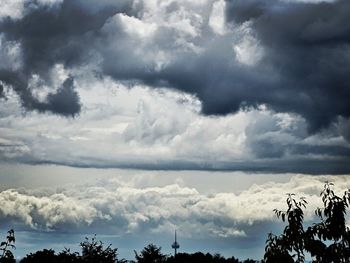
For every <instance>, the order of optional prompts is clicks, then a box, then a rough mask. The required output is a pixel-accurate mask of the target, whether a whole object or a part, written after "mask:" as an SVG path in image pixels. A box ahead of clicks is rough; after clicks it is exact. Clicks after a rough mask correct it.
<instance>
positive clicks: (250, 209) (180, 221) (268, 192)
mask: <svg viewBox="0 0 350 263" xmlns="http://www.w3.org/2000/svg"><path fill="white" fill-rule="evenodd" d="M151 179H153V177H152V178H151ZM326 180H331V181H332V182H334V183H335V187H336V189H335V190H336V192H338V193H339V194H340V195H341V194H342V192H343V191H344V190H346V189H347V188H348V187H349V178H348V177H347V176H333V177H330V176H320V177H315V176H305V175H295V176H293V177H292V178H291V179H290V181H288V182H285V183H273V182H267V183H263V184H260V185H253V186H251V187H250V188H249V189H247V190H244V191H242V192H241V193H239V194H234V193H229V192H227V193H220V192H219V193H215V194H211V195H206V194H205V193H200V192H198V190H196V189H195V188H189V187H186V186H184V185H181V184H179V183H174V184H168V185H164V186H145V185H142V180H141V181H140V180H134V179H130V180H125V179H124V180H121V179H120V178H119V179H117V178H115V179H113V178H109V179H100V180H98V181H95V182H87V183H85V184H80V185H72V186H66V187H60V188H57V189H54V188H51V189H50V188H48V189H32V190H24V189H8V190H4V191H2V192H1V193H0V201H1V203H2V204H3V205H2V206H1V207H0V217H1V221H2V222H8V224H15V225H16V227H17V229H18V230H22V231H23V230H30V231H55V232H57V233H63V232H68V233H89V232H93V231H97V233H99V234H107V233H108V234H113V235H134V236H139V235H142V234H145V233H158V234H161V233H171V232H172V231H173V229H174V228H178V229H180V231H181V233H182V234H181V235H182V236H183V237H187V238H194V237H197V238H199V237H201V238H208V237H211V238H214V239H215V238H231V239H232V238H233V239H235V238H237V239H243V240H244V239H248V240H254V238H258V239H259V240H260V239H261V236H262V235H263V236H265V235H266V233H261V232H259V231H266V229H265V228H264V227H261V225H265V226H267V225H269V224H270V223H271V222H275V216H274V214H273V212H272V210H273V209H274V208H277V209H284V208H285V206H286V205H285V198H286V193H290V192H293V193H296V194H297V196H299V197H305V198H306V199H307V201H308V209H307V211H306V220H307V221H309V220H311V219H312V218H313V217H314V209H315V208H316V207H317V206H321V200H320V198H319V193H320V192H321V190H322V189H323V182H324V181H326ZM143 181H146V178H144V179H143ZM140 182H141V183H140ZM259 226H260V227H259ZM258 228H259V229H260V230H259V231H258V230H257V229H258ZM256 231H257V232H256Z"/></svg>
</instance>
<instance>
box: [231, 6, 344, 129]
mask: <svg viewBox="0 0 350 263" xmlns="http://www.w3.org/2000/svg"><path fill="white" fill-rule="evenodd" d="M227 4H228V8H227V20H228V21H229V22H235V23H244V22H247V21H249V22H250V23H251V25H252V27H253V29H254V31H255V32H256V34H257V37H258V39H259V40H260V42H261V44H262V45H263V46H264V48H265V52H266V56H265V59H264V61H263V64H265V65H267V66H269V67H272V68H273V70H274V72H276V73H277V74H278V76H279V79H278V81H276V82H275V84H276V85H275V86H273V87H271V86H265V85H264V84H263V83H261V88H262V89H265V90H266V92H268V93H269V95H268V96H267V97H265V98H263V101H264V102H265V103H267V104H269V105H271V106H272V107H273V108H274V109H275V110H277V111H285V112H296V113H299V114H301V115H302V116H304V117H305V118H306V119H307V120H308V121H309V128H310V130H311V131H317V130H319V129H320V128H323V127H327V126H328V125H329V124H330V123H331V122H332V121H334V120H336V118H337V116H344V117H349V115H350V106H349V103H348V97H349V95H350V88H349V74H348V68H349V66H350V26H349V23H348V18H349V16H348V14H349V12H350V2H349V1H336V2H334V3H324V2H323V3H317V4H315V3H287V2H284V3H283V2H279V1H262V0H260V1H227ZM261 66H263V65H261ZM247 84H249V83H247ZM259 98H261V94H260V93H257V96H256V98H255V100H256V101H258V100H259Z"/></svg>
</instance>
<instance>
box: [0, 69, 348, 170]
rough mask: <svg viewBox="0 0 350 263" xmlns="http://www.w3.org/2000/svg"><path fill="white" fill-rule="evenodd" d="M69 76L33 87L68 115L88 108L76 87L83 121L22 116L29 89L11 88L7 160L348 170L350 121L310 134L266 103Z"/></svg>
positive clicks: (2, 148) (3, 121) (3, 151)
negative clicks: (234, 104)
mask: <svg viewBox="0 0 350 263" xmlns="http://www.w3.org/2000/svg"><path fill="white" fill-rule="evenodd" d="M69 75H70V72H66V71H65V70H64V69H63V68H62V67H61V66H56V67H55V70H54V71H53V72H52V78H53V82H54V83H56V84H55V90H54V92H53V93H50V91H48V89H49V88H47V87H45V86H42V88H40V89H37V88H34V87H35V85H34V84H33V83H40V78H34V79H33V80H32V82H33V83H30V85H29V87H30V89H31V92H32V94H33V96H35V98H36V100H37V101H38V103H40V105H41V107H42V109H47V108H48V107H49V105H50V107H51V108H50V109H55V111H57V112H60V113H61V114H63V115H69V112H67V111H65V110H66V109H67V108H71V107H73V106H74V107H79V105H80V104H79V105H76V104H75V103H74V101H75V100H73V101H70V100H69V99H68V98H71V97H74V96H72V95H71V93H73V94H74V93H76V95H75V96H76V97H78V98H79V101H80V103H81V104H82V105H83V106H82V108H81V113H80V115H79V116H76V117H75V118H74V119H69V118H68V119H67V118H62V117H59V116H56V115H50V114H38V113H37V112H30V113H28V112H27V113H25V114H23V109H22V108H21V107H20V97H19V96H18V95H17V94H16V93H15V92H13V91H12V90H11V89H10V88H9V87H7V86H5V88H4V89H3V91H4V96H5V97H6V99H4V98H3V99H2V104H1V105H0V109H1V112H2V115H1V116H0V128H1V130H2V133H1V136H0V138H1V140H2V142H4V143H2V144H1V145H0V155H1V160H2V161H7V162H24V163H30V164H40V163H55V164H64V165H70V166H82V167H101V168H103V167H128V168H141V169H175V170H178V169H201V170H203V169H209V170H249V171H252V170H256V171H276V172H278V171H287V172H307V173H346V172H348V165H347V162H348V159H349V155H350V152H349V151H350V150H349V144H348V142H347V141H346V140H345V139H344V138H343V133H344V131H346V127H347V126H346V125H347V122H346V121H344V120H343V121H340V122H339V123H338V124H337V125H335V126H334V127H332V128H331V129H328V130H326V131H325V132H324V133H319V134H315V135H309V133H308V132H307V123H306V121H305V119H303V118H302V117H300V116H299V115H296V114H288V113H275V112H273V111H271V110H269V109H268V108H267V107H265V106H260V107H259V108H257V109H255V108H246V109H245V110H241V111H239V112H238V113H236V114H231V115H228V116H225V117H212V116H203V115H201V114H200V109H201V102H200V101H199V100H198V99H197V98H196V97H195V96H191V95H189V94H186V93H181V92H176V91H169V90H168V89H157V90H154V89H152V88H150V87H148V86H143V85H133V88H132V89H130V88H129V86H128V85H127V84H125V83H123V82H115V81H114V80H112V79H111V78H96V77H94V76H91V75H90V76H89V75H84V76H83V77H80V78H76V79H75V80H74V81H73V80H72V79H70V78H69ZM72 85H74V87H75V88H73V87H72ZM78 94H79V95H78ZM63 98H65V99H63ZM61 99H62V100H61ZM70 105H71V106H70ZM79 109H80V108H79Z"/></svg>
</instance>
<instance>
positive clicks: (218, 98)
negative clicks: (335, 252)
mask: <svg viewBox="0 0 350 263" xmlns="http://www.w3.org/2000/svg"><path fill="white" fill-rule="evenodd" d="M0 7H1V8H0V180H1V185H0V190H1V191H2V192H0V200H1V204H2V205H1V207H0V227H1V230H2V231H5V230H6V228H7V227H12V226H15V231H16V232H17V234H18V236H19V238H18V239H17V240H18V249H17V252H16V253H17V254H18V255H17V256H21V255H23V254H24V253H26V252H28V251H31V249H32V250H33V249H37V248H40V247H45V245H47V244H51V245H52V247H55V248H56V247H59V248H63V245H64V244H69V245H71V244H77V243H79V241H80V240H81V237H83V236H84V235H91V234H93V233H97V234H100V235H101V238H105V239H106V240H111V242H113V244H114V245H115V246H116V247H120V248H121V254H122V255H124V256H126V257H128V256H130V255H132V250H133V249H134V248H137V249H139V248H141V247H142V246H144V245H146V244H147V243H149V242H155V243H157V242H158V243H159V245H162V246H164V249H165V251H166V252H167V253H170V252H171V251H170V250H169V244H170V243H171V240H168V239H171V237H172V233H173V230H174V229H175V228H178V229H179V237H182V238H183V242H185V245H184V246H181V248H183V249H184V250H185V251H195V250H205V251H206V250H208V251H209V250H210V251H212V252H215V251H216V252H221V253H224V254H225V255H236V256H240V257H248V256H252V255H253V256H254V257H256V258H258V257H261V256H262V251H263V248H264V240H265V238H266V234H267V233H268V232H269V231H272V230H275V229H276V228H278V225H275V224H276V221H275V219H274V218H273V213H272V209H274V208H278V207H283V204H284V199H285V194H286V192H291V191H293V192H296V193H299V194H300V195H303V196H307V197H308V198H309V199H310V202H311V203H310V207H311V208H313V207H316V206H317V196H318V194H319V191H320V190H321V188H322V184H323V182H324V181H325V180H330V181H334V182H335V183H336V187H337V188H338V189H339V190H343V189H345V188H348V187H350V179H348V176H347V175H348V174H349V173H350V165H349V163H350V103H349V97H350V88H349V83H350V75H349V72H348V71H349V68H350V23H349V13H350V2H349V1H347V0H343V1H332V0H327V1H321V0H249V1H248V0H226V1H224V0H196V1H193V0H192V1H190V0H163V1H156V0H120V1H112V0H110V1H109V0H0ZM311 210H312V209H311ZM308 219H310V220H311V219H312V212H311V213H310V215H309V218H308ZM39 234H40V235H39ZM145 236H147V240H146V239H145ZM39 237H40V238H39ZM122 240H123V242H121V241H122ZM180 245H181V244H180Z"/></svg>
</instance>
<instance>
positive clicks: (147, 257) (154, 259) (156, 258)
mask: <svg viewBox="0 0 350 263" xmlns="http://www.w3.org/2000/svg"><path fill="white" fill-rule="evenodd" d="M134 253H135V259H136V260H137V262H138V263H163V262H166V259H167V257H166V256H165V255H163V254H162V253H161V247H157V246H156V245H154V244H149V245H148V246H146V247H145V248H144V249H143V250H142V251H141V252H140V254H138V253H137V252H136V251H134Z"/></svg>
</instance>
